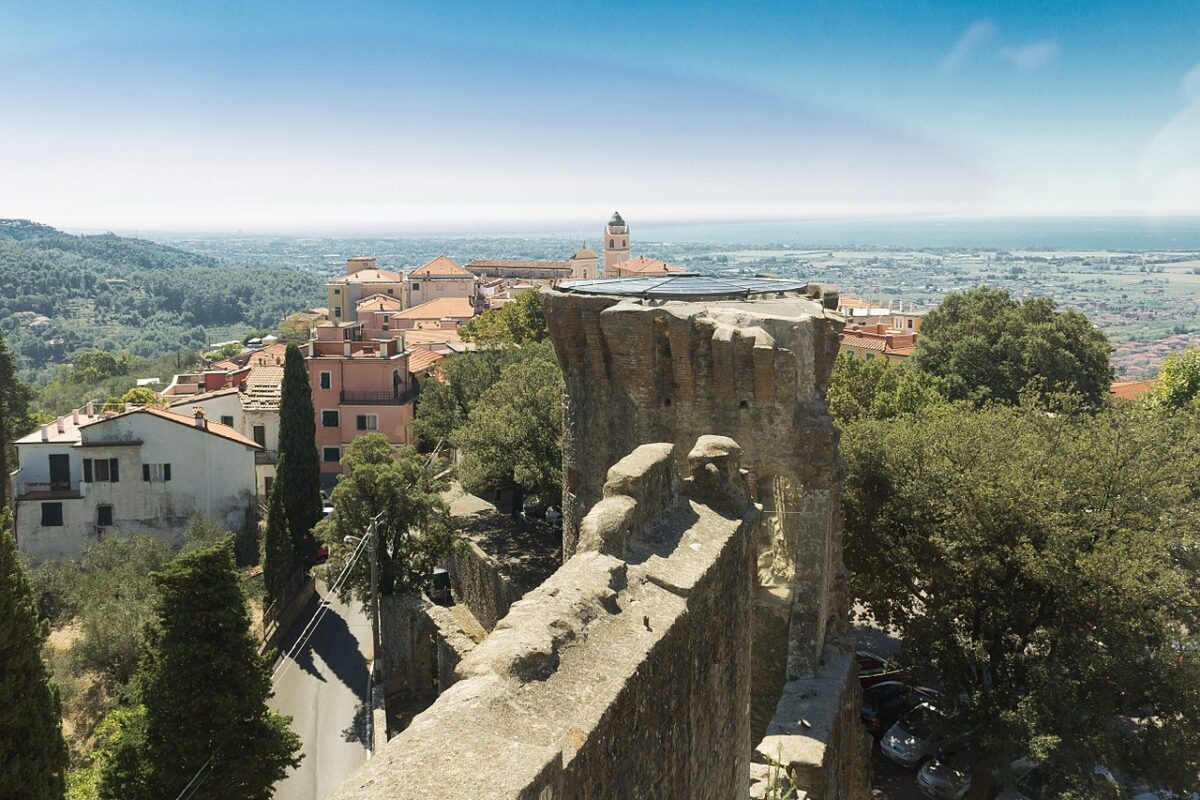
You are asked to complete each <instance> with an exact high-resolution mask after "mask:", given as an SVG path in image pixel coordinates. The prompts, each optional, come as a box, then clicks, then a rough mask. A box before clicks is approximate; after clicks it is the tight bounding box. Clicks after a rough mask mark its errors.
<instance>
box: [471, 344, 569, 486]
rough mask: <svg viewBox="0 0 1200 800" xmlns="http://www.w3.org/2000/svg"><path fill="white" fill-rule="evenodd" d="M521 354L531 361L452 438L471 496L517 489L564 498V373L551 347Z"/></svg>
mask: <svg viewBox="0 0 1200 800" xmlns="http://www.w3.org/2000/svg"><path fill="white" fill-rule="evenodd" d="M523 350H524V351H525V352H526V353H527V354H528V356H529V357H526V358H524V359H522V360H521V361H518V362H516V363H514V364H512V365H510V366H508V367H506V368H505V369H504V371H503V373H501V375H500V379H499V380H498V381H496V383H495V384H494V385H493V386H491V387H490V388H489V389H487V391H485V392H484V393H483V395H482V396H481V397H480V398H479V401H478V402H477V403H476V404H475V405H474V407H473V408H472V409H471V412H470V414H469V416H468V418H467V421H466V422H465V423H464V424H463V425H462V426H461V427H460V428H459V429H458V430H456V431H455V432H454V434H453V435H452V436H451V437H450V441H451V442H452V443H453V444H454V446H455V447H457V448H458V449H459V451H460V452H461V454H462V458H461V460H460V461H459V464H458V476H459V478H460V479H461V480H462V483H463V486H464V487H466V489H467V490H468V491H480V490H484V489H489V488H496V487H500V486H507V485H510V484H513V485H516V486H518V487H519V488H521V489H523V490H524V491H526V492H533V493H540V494H544V495H546V496H548V497H552V496H555V495H557V494H559V493H560V492H561V488H562V394H563V378H562V371H561V370H560V369H559V366H558V363H557V362H556V361H554V358H553V351H551V350H550V349H549V346H548V345H547V344H541V345H527V346H526V347H525V348H523ZM514 506H515V507H519V506H520V503H519V502H517V503H514Z"/></svg>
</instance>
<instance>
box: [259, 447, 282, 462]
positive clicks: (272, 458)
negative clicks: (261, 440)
mask: <svg viewBox="0 0 1200 800" xmlns="http://www.w3.org/2000/svg"><path fill="white" fill-rule="evenodd" d="M277 460H279V453H278V451H275V450H255V451H254V463H255V464H274V463H275V462H276V461H277Z"/></svg>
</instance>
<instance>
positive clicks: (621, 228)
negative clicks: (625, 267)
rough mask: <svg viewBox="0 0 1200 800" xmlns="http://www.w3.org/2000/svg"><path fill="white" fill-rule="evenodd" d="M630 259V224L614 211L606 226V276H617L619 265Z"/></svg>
mask: <svg viewBox="0 0 1200 800" xmlns="http://www.w3.org/2000/svg"><path fill="white" fill-rule="evenodd" d="M628 260H629V226H628V225H626V224H625V220H623V219H621V213H620V212H619V211H614V212H613V215H612V217H611V218H610V219H609V220H608V224H607V225H605V226H604V277H606V278H615V277H617V265H618V264H620V263H622V262H624V261H628Z"/></svg>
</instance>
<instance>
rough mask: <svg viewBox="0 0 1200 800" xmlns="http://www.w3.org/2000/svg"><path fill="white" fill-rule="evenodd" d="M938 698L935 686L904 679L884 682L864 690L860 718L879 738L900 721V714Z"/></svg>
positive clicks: (872, 733) (873, 734)
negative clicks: (915, 684)
mask: <svg viewBox="0 0 1200 800" xmlns="http://www.w3.org/2000/svg"><path fill="white" fill-rule="evenodd" d="M937 698H938V693H937V692H935V691H934V690H933V689H926V688H924V687H921V686H911V685H909V684H907V683H904V682H903V681H883V682H882V683H877V684H875V685H874V686H870V687H868V688H866V689H863V705H862V711H861V712H860V713H859V719H860V720H862V724H863V725H865V726H866V728H867V730H868V731H870V732H871V735H872V736H874V737H876V738H878V737H880V736H883V734H885V733H886V732H887V729H888V728H890V727H892V726H893V725H895V724H896V721H897V720H899V719H900V717H902V716H904V715H905V714H907V713H908V712H909V711H912V710H913V709H914V708H916V707H917V706H918V705H920V704H921V703H926V702H931V701H934V700H936V699H937Z"/></svg>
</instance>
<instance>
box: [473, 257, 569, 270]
mask: <svg viewBox="0 0 1200 800" xmlns="http://www.w3.org/2000/svg"><path fill="white" fill-rule="evenodd" d="M471 267H476V268H478V269H556V270H566V271H570V269H571V265H570V264H568V263H567V262H565V261H520V260H505V259H499V258H476V259H474V260H472V261H468V262H467V269H468V270H469V269H470V268H471Z"/></svg>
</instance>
